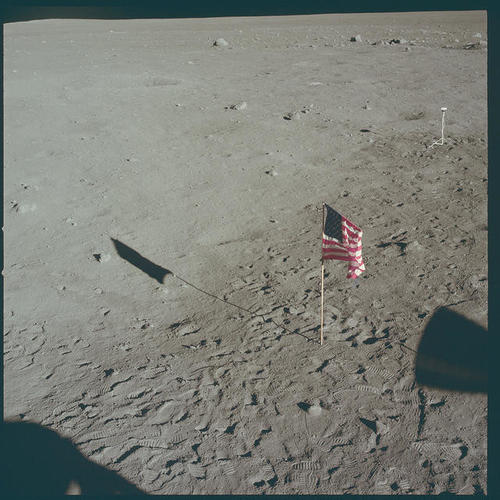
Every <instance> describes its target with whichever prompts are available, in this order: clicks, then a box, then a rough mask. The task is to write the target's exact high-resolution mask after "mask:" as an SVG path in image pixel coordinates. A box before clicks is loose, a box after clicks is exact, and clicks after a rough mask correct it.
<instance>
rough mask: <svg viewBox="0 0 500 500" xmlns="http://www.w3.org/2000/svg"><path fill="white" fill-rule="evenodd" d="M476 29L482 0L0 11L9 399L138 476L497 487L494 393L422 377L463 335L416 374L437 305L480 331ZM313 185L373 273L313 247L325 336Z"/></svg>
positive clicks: (286, 487)
mask: <svg viewBox="0 0 500 500" xmlns="http://www.w3.org/2000/svg"><path fill="white" fill-rule="evenodd" d="M487 50H488V48H487V32H486V13H485V12H482V11H476V12H446V13H444V12H432V13H429V12H427V13H404V14H403V13H402V14H398V13H387V14H384V13H380V14H332V15H313V16H284V17H260V18H259V17H253V18H217V19H215V18H211V19H133V20H79V19H59V20H40V21H30V22H18V23H10V24H6V25H5V26H4V128H5V131H4V148H5V169H4V180H5V182H4V225H5V226H4V235H5V236H4V237H5V244H4V251H5V257H4V280H5V281H4V283H5V289H4V418H5V419H7V420H9V421H15V422H21V423H22V422H30V423H32V424H37V425H38V426H40V428H47V429H50V430H51V431H54V432H55V433H57V434H58V435H59V436H61V437H63V438H65V439H67V440H69V441H71V443H72V444H73V445H74V446H75V447H76V448H77V449H78V450H79V452H80V453H81V454H82V455H83V456H84V457H85V458H86V459H87V460H88V461H90V462H93V463H95V464H97V465H99V467H100V468H103V469H106V471H107V472H113V473H116V474H117V475H119V476H121V477H122V478H123V479H125V480H126V481H127V482H130V483H132V484H133V485H135V486H136V487H137V488H140V489H141V490H142V491H144V492H146V493H150V494H262V493H265V494H307V493H311V494H396V495H400V494H439V493H443V492H451V493H456V494H474V493H487V485H486V477H487V395H486V392H485V391H484V390H481V388H479V389H477V388H476V389H471V388H470V387H468V388H466V389H467V390H465V389H464V388H463V385H460V384H459V383H457V385H456V386H455V387H452V386H450V385H449V384H448V385H446V384H445V385H440V384H439V383H437V380H438V379H437V378H436V379H435V380H436V383H435V384H432V380H434V378H433V375H432V374H433V373H434V374H437V373H442V372H444V371H447V372H448V374H449V375H450V374H451V375H450V377H451V378H455V379H457V378H460V377H465V376H469V375H470V377H472V378H474V377H475V376H476V375H475V374H474V373H475V372H474V369H475V368H474V369H473V365H474V366H477V365H478V363H477V361H478V360H473V359H470V363H471V365H470V366H469V367H468V366H463V364H464V361H463V359H462V361H460V362H459V361H458V358H457V357H456V356H455V354H454V353H455V352H456V349H458V347H457V345H456V344H457V343H458V342H459V339H458V337H457V336H453V335H454V334H455V332H454V331H452V332H449V331H448V330H447V328H446V325H444V326H443V328H442V329H439V328H438V329H437V333H435V335H437V336H438V337H439V336H440V335H441V333H440V332H441V331H442V332H444V333H446V332H448V333H451V334H453V335H452V338H451V341H449V342H447V343H445V344H444V347H443V345H441V347H440V348H439V349H436V350H435V352H431V353H430V354H429V353H427V354H426V356H427V358H425V359H426V360H427V361H426V362H425V363H423V365H422V366H423V367H424V369H426V370H430V372H431V377H430V380H431V383H427V384H422V383H420V381H419V379H418V377H417V375H416V373H417V360H418V356H419V354H420V352H421V351H420V348H421V342H422V338H423V336H424V335H426V333H425V332H426V329H427V326H428V324H429V322H430V321H431V319H432V318H433V317H434V315H435V313H436V311H438V310H439V309H441V308H446V309H447V310H449V311H451V313H453V314H455V315H460V317H463V318H464V321H469V322H471V323H472V324H474V325H476V327H477V328H478V329H479V330H480V331H482V332H486V330H487V292H488V262H487V236H488V220H487V190H488V178H487V151H488V144H487V77H486V74H487ZM443 107H445V108H447V109H446V111H441V108H443ZM443 125H444V127H443ZM323 203H328V204H329V205H330V206H331V207H333V208H334V209H335V210H336V211H338V212H339V213H341V214H343V215H344V216H345V217H347V218H348V219H349V220H350V221H352V222H353V223H354V224H356V225H357V226H359V227H360V228H361V229H362V230H363V238H362V245H363V260H364V263H365V266H366V271H365V272H364V273H363V274H362V275H361V276H360V277H359V278H358V279H357V280H355V281H354V280H352V279H347V278H346V274H347V264H346V262H342V261H336V260H329V261H327V262H325V280H324V337H325V339H324V343H323V345H321V344H320V342H319V339H320V326H321V325H320V302H321V300H320V297H321V224H322V222H321V221H322V205H323ZM451 313H450V314H451ZM463 324H464V325H465V323H463ZM467 324H469V323H467ZM434 330H436V329H434ZM434 330H433V331H434ZM444 333H443V334H444ZM465 333H466V332H465ZM484 335H486V334H485V333H484ZM465 337H467V335H464V338H465ZM455 338H456V339H457V340H456V342H455V340H454V339H455ZM476 340H477V336H474V339H473V340H471V341H472V342H475V341H476ZM474 352H475V351H474ZM469 353H470V354H469V357H470V358H472V357H474V355H473V352H472V351H469ZM445 354H446V355H447V356H448V357H447V358H446V360H447V361H446V362H442V363H441V364H440V361H439V360H440V358H441V356H444V355H445ZM465 363H466V364H467V363H468V361H467V357H466V361H465ZM474 363H475V364H474ZM480 365H481V361H480V360H479V366H480ZM471 367H472V368H471ZM467 374H469V375H467ZM476 379H477V377H476ZM428 380H429V379H428ZM477 380H479V379H477ZM32 445H33V447H34V446H35V444H34V443H32ZM30 452H33V453H43V454H44V455H43V456H44V460H46V461H47V463H49V464H50V463H52V461H53V462H54V463H57V460H56V457H54V456H52V455H51V450H50V449H45V450H33V449H32V450H30ZM52 453H54V451H52ZM24 473H25V477H26V481H27V482H28V481H29V471H24ZM19 488H20V489H22V488H23V485H22V484H19ZM40 488H41V491H42V490H43V487H42V485H41V486H40ZM72 488H76V490H75V491H79V490H78V488H80V489H82V485H81V484H80V485H79V486H78V485H74V484H73V486H72Z"/></svg>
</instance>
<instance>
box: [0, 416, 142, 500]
mask: <svg viewBox="0 0 500 500" xmlns="http://www.w3.org/2000/svg"><path fill="white" fill-rule="evenodd" d="M1 438H2V458H1V471H2V479H1V480H0V491H1V492H2V493H3V494H4V498H10V497H11V496H18V495H33V496H34V498H39V497H40V496H45V495H47V496H50V497H52V496H53V495H64V494H65V493H66V492H67V491H68V487H69V486H70V484H71V483H76V484H77V485H78V486H79V489H80V490H81V493H82V494H94V495H95V494H129V495H146V493H145V492H144V491H142V490H141V489H139V488H138V487H137V486H135V485H133V484H132V483H130V482H129V481H127V480H126V479H124V478H123V477H121V476H120V475H119V474H118V473H116V472H114V471H111V470H108V469H106V468H105V467H103V466H101V465H98V464H96V463H95V462H92V461H90V460H88V459H87V458H85V457H84V456H83V455H82V454H81V453H80V451H79V450H78V449H77V448H76V446H75V445H74V444H73V443H72V442H71V441H70V440H69V439H66V438H63V437H61V436H59V434H58V433H57V432H55V431H53V430H50V429H48V428H45V427H42V426H41V425H38V424H35V423H31V422H3V423H2V428H1ZM5 495H6V496H5Z"/></svg>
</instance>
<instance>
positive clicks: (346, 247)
mask: <svg viewBox="0 0 500 500" xmlns="http://www.w3.org/2000/svg"><path fill="white" fill-rule="evenodd" d="M325 209H326V220H325V221H324V225H323V242H322V245H321V252H322V258H323V259H335V260H345V261H347V262H349V269H348V271H347V277H348V278H354V279H356V278H357V277H358V276H359V275H360V274H361V273H362V272H363V271H364V270H365V265H364V263H363V258H362V257H361V237H362V236H363V231H361V229H360V228H359V227H358V226H356V225H355V224H353V223H352V222H351V221H350V220H347V219H346V218H345V217H344V216H343V215H340V214H339V213H338V212H336V211H335V210H334V209H333V208H332V207H330V206H328V205H327V204H326V203H325Z"/></svg>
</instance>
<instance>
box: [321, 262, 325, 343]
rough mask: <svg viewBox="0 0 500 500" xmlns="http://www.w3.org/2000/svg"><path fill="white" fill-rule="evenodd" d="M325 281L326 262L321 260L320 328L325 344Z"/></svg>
mask: <svg viewBox="0 0 500 500" xmlns="http://www.w3.org/2000/svg"><path fill="white" fill-rule="evenodd" d="M324 283H325V264H324V263H323V260H321V329H320V343H321V345H323V296H324V293H323V290H324Z"/></svg>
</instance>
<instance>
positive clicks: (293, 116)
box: [283, 111, 300, 120]
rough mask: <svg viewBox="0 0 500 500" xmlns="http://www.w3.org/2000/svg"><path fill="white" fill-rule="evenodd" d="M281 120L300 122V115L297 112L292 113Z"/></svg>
mask: <svg viewBox="0 0 500 500" xmlns="http://www.w3.org/2000/svg"><path fill="white" fill-rule="evenodd" d="M283 118H284V119H285V120H300V113H299V112H298V111H293V112H290V113H287V114H286V115H285V116H284V117H283Z"/></svg>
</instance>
